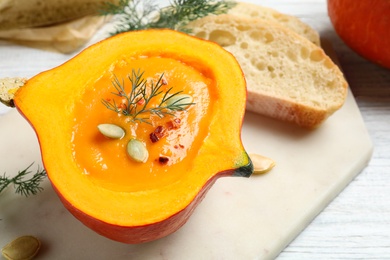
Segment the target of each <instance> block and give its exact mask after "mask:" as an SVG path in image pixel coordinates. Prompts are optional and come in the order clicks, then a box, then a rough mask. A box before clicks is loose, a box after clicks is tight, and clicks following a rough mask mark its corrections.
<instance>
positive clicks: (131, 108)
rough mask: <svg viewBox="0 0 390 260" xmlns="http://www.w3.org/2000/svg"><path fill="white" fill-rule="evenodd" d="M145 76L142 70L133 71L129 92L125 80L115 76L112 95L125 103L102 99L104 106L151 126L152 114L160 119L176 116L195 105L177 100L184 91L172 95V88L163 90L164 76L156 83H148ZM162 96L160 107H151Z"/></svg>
mask: <svg viewBox="0 0 390 260" xmlns="http://www.w3.org/2000/svg"><path fill="white" fill-rule="evenodd" d="M143 75H144V72H141V71H140V70H137V71H136V70H132V73H131V74H129V75H128V79H129V81H130V83H131V86H130V91H129V92H127V91H126V88H125V81H124V79H122V81H121V80H119V79H118V78H117V77H116V76H115V78H114V80H113V82H112V85H113V86H114V88H115V90H116V92H111V94H113V95H115V96H118V97H120V98H122V100H123V101H124V102H122V103H120V104H117V103H116V102H115V100H111V99H108V100H107V99H102V103H103V105H104V106H106V108H107V109H109V110H112V111H114V112H115V113H119V114H122V115H124V116H129V117H130V118H131V120H132V121H133V122H134V121H138V122H145V123H148V124H150V122H149V115H150V114H155V115H157V116H159V117H164V116H166V115H174V114H173V112H174V111H184V110H186V108H187V107H189V106H191V105H194V103H192V102H184V100H183V99H180V98H177V97H178V95H179V94H180V93H181V92H182V91H178V92H174V93H171V91H172V87H171V88H169V89H168V90H167V91H163V90H161V87H162V86H163V85H164V80H163V77H164V74H161V76H160V77H159V78H158V80H157V82H156V83H154V82H153V81H149V82H147V80H146V79H145V78H144V76H143ZM160 95H162V99H161V101H160V102H159V103H158V105H157V106H154V107H150V106H149V104H150V103H151V101H152V100H154V99H155V98H156V97H157V96H160Z"/></svg>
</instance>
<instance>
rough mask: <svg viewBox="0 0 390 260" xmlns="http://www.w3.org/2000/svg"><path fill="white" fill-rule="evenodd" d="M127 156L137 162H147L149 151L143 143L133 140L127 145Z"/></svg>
mask: <svg viewBox="0 0 390 260" xmlns="http://www.w3.org/2000/svg"><path fill="white" fill-rule="evenodd" d="M127 154H128V155H129V156H130V157H131V158H132V159H133V160H134V161H136V162H143V163H144V162H146V161H147V160H148V157H149V152H148V149H146V146H145V144H144V143H143V142H141V141H140V140H137V139H131V140H130V141H129V142H128V143H127Z"/></svg>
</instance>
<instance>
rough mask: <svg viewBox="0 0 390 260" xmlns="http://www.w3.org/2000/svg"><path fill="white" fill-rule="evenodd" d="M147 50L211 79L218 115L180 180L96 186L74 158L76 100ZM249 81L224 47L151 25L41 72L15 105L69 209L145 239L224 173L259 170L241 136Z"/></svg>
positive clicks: (103, 229)
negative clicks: (148, 185) (140, 186)
mask: <svg viewBox="0 0 390 260" xmlns="http://www.w3.org/2000/svg"><path fill="white" fill-rule="evenodd" d="M194 50H196V51H194ZM140 55H150V56H159V55H160V56H161V55H162V56H165V57H172V58H174V59H177V60H180V61H181V62H183V63H186V64H189V65H191V66H192V67H194V68H195V69H196V70H198V71H200V72H201V73H203V74H205V75H208V77H211V78H212V79H213V80H214V81H215V84H214V85H213V86H214V88H215V89H214V90H213V91H214V92H215V93H214V92H213V93H214V94H213V95H214V96H213V99H214V100H213V102H214V103H213V109H212V117H211V120H210V122H209V124H208V129H207V130H208V134H207V136H206V137H205V139H204V141H203V143H202V145H201V147H200V148H199V150H198V152H197V155H196V156H195V157H194V158H192V161H191V164H190V165H188V169H189V170H188V172H185V173H183V176H182V177H181V179H180V180H178V181H175V182H173V183H170V184H169V185H166V186H163V187H159V188H154V189H146V190H140V191H133V192H119V191H115V190H110V189H107V188H105V187H102V186H99V185H96V184H95V183H94V182H92V181H91V179H90V178H89V177H88V176H87V175H86V174H83V170H82V169H81V168H80V167H79V165H78V164H77V161H75V157H74V156H73V147H72V145H73V144H72V141H71V140H72V139H73V138H74V137H73V136H72V134H73V133H74V131H73V122H74V116H75V114H74V113H75V106H76V105H75V104H76V102H77V101H78V100H80V99H81V98H82V96H83V93H84V92H85V88H86V87H87V86H89V85H91V82H93V81H95V80H96V79H98V78H99V77H100V76H101V75H102V73H103V72H104V71H106V70H108V69H109V68H110V66H112V65H113V64H114V63H115V62H116V61H118V60H121V59H122V58H123V57H135V56H140ZM245 86H246V85H245V79H244V77H243V74H242V71H241V69H240V66H239V65H238V63H237V61H236V60H235V58H234V57H233V56H232V55H231V54H230V53H228V52H226V51H225V50H224V49H222V48H221V47H220V46H218V45H216V44H214V43H211V42H207V41H204V40H200V39H197V38H194V37H191V36H188V35H185V34H182V33H179V32H175V31H171V30H145V31H138V32H129V33H124V34H120V35H117V36H114V37H111V38H109V39H106V40H104V41H102V42H100V43H97V44H95V45H93V46H91V47H89V48H87V49H85V50H84V51H83V52H81V53H80V54H78V55H77V56H75V57H74V58H73V59H71V60H69V61H68V62H66V63H64V64H62V65H61V66H59V67H57V68H54V69H52V70H49V71H46V72H43V73H40V74H38V75H37V76H35V77H33V78H32V79H30V80H28V81H27V83H26V85H25V86H23V87H22V88H21V89H19V90H18V92H17V93H16V94H15V98H14V102H15V105H16V107H17V108H18V110H19V111H20V112H21V113H22V114H23V115H24V116H25V117H26V118H27V120H28V121H29V122H30V123H31V125H32V126H33V128H34V130H35V131H36V134H37V136H38V139H39V143H40V147H41V152H42V159H43V162H44V165H45V168H46V171H47V173H48V176H49V179H50V181H51V183H52V185H53V187H54V189H55V190H56V192H57V194H58V195H59V197H60V198H61V201H62V202H63V203H64V205H65V206H66V208H67V209H68V210H69V211H70V212H71V213H72V214H73V215H74V216H76V217H77V218H78V219H79V220H80V221H82V222H83V223H84V224H85V225H86V226H88V227H90V228H92V229H93V230H95V231H96V232H98V233H100V234H102V235H104V236H106V237H108V238H111V239H113V240H117V241H120V242H125V243H141V242H147V241H151V240H155V239H158V238H161V237H164V236H166V235H168V234H170V233H172V232H174V231H176V230H177V229H178V228H180V227H181V226H182V225H183V224H184V223H185V222H186V221H187V219H188V217H189V216H190V215H191V213H192V212H193V210H194V209H195V207H196V205H197V204H198V203H199V202H200V201H201V200H202V198H203V197H204V196H205V194H206V192H207V190H208V189H210V187H211V186H212V184H213V183H214V182H215V181H216V179H217V178H219V177H221V176H245V177H249V176H250V174H251V173H252V172H253V167H252V163H251V161H250V158H249V156H248V155H247V153H246V152H245V150H244V148H243V145H242V142H241V138H240V134H241V126H242V120H243V116H244V112H245V101H246V88H245ZM91 127H96V126H91ZM162 198H163V199H162Z"/></svg>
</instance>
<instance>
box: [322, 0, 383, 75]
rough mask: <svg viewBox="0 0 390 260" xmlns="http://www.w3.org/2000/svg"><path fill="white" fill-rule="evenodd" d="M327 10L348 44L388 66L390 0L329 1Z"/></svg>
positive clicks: (374, 60) (368, 57) (338, 31)
mask: <svg viewBox="0 0 390 260" xmlns="http://www.w3.org/2000/svg"><path fill="white" fill-rule="evenodd" d="M328 13H329V17H330V20H331V22H332V24H333V26H334V28H335V30H336V32H337V34H338V35H339V36H340V37H341V39H342V40H343V41H344V42H345V43H346V44H347V45H348V46H349V47H351V48H352V49H353V50H354V51H356V52H357V53H358V54H360V55H361V56H362V57H364V58H366V59H368V60H371V61H372V62H375V63H377V64H380V65H382V66H384V67H386V68H390V0H328Z"/></svg>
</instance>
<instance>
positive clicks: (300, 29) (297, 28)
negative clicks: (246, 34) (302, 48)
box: [229, 2, 320, 46]
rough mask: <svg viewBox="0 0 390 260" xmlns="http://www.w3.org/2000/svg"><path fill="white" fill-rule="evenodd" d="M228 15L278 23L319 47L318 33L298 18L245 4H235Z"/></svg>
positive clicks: (267, 8)
mask: <svg viewBox="0 0 390 260" xmlns="http://www.w3.org/2000/svg"><path fill="white" fill-rule="evenodd" d="M229 14H232V15H237V16H244V17H247V18H260V19H264V20H267V21H272V22H276V23H279V24H280V25H283V26H285V27H287V28H289V29H291V30H293V31H294V32H296V33H298V34H299V35H301V36H303V37H305V38H307V39H309V40H310V41H311V42H312V43H314V44H316V45H318V46H320V36H319V34H318V32H317V31H316V30H314V29H313V28H312V27H310V26H309V25H308V24H306V23H304V22H302V21H301V20H300V19H299V18H298V17H295V16H292V15H288V14H283V13H280V12H278V11H276V10H274V9H272V8H269V7H264V6H260V5H256V4H250V3H245V2H239V3H237V5H236V6H235V7H234V8H232V9H231V10H230V11H229Z"/></svg>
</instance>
